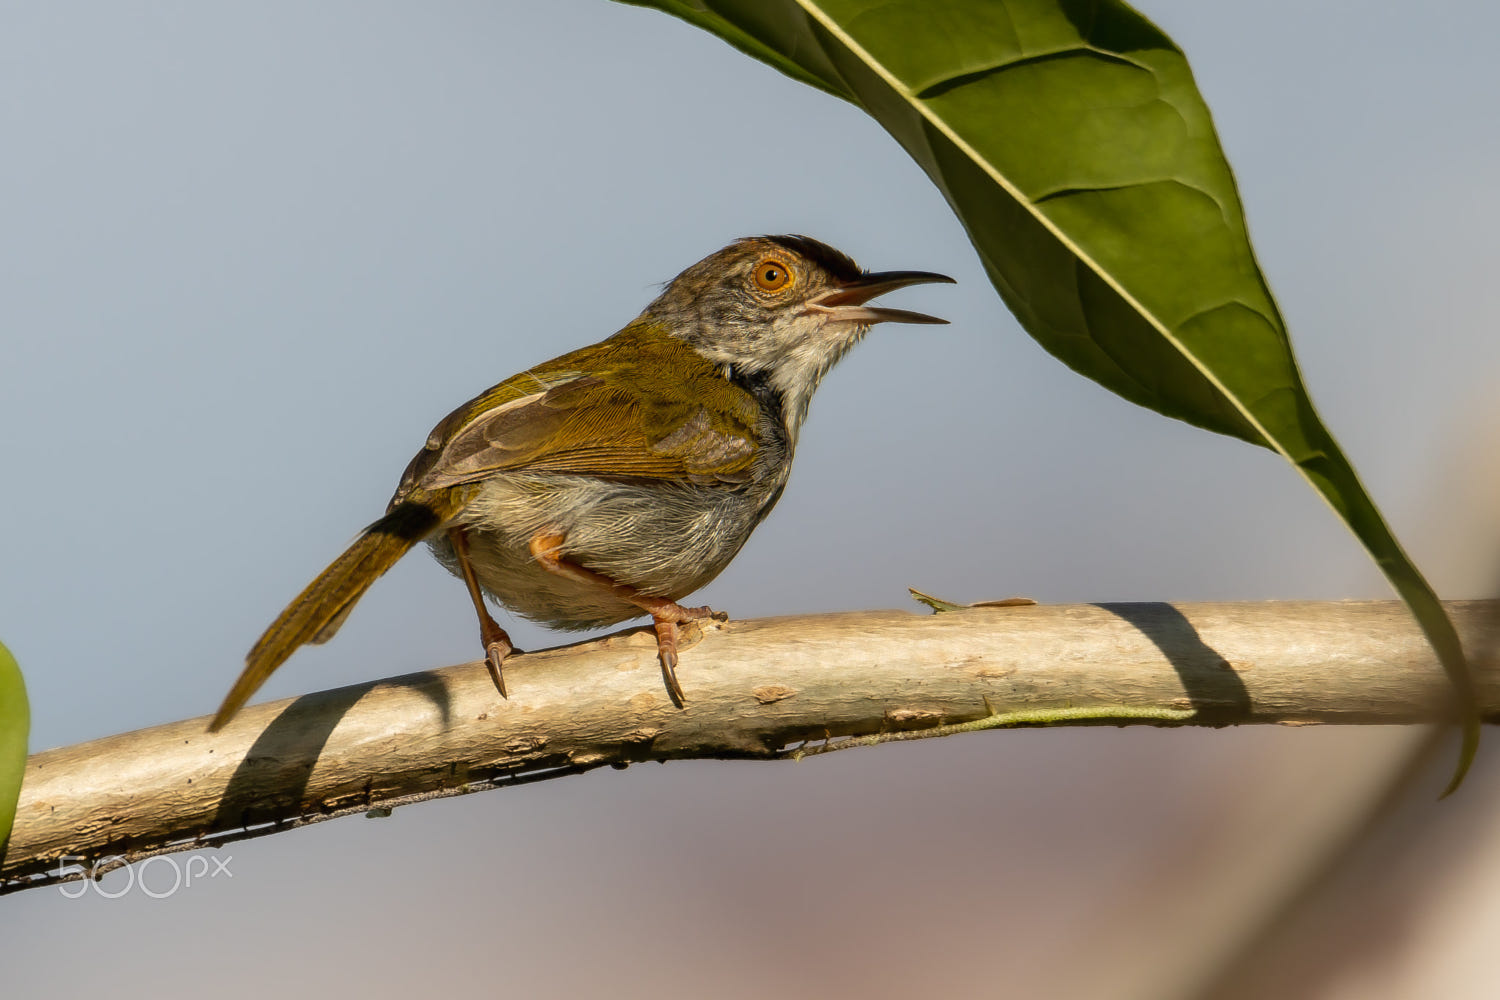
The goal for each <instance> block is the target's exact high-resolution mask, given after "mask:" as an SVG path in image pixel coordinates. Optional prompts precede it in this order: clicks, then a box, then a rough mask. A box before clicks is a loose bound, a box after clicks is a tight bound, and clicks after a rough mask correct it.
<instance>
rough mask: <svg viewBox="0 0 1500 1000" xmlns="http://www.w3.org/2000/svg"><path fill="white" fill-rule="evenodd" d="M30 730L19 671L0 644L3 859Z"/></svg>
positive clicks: (0, 845) (0, 852) (0, 825)
mask: <svg viewBox="0 0 1500 1000" xmlns="http://www.w3.org/2000/svg"><path fill="white" fill-rule="evenodd" d="M30 730H31V710H30V708H29V707H28V705H27V702H26V684H25V682H24V681H22V680H21V668H20V667H18V666H16V658H15V657H14V656H11V655H10V650H8V649H6V648H5V646H4V645H3V644H0V858H3V857H4V856H5V841H6V839H7V838H8V837H9V836H10V827H11V824H12V823H13V822H15V818H16V800H17V799H18V798H20V796H21V775H22V773H23V772H24V771H25V770H26V738H27V735H28V734H29V732H30Z"/></svg>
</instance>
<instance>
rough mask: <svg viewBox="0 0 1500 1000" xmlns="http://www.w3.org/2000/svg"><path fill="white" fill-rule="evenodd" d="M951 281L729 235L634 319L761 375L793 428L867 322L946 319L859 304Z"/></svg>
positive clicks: (798, 243)
mask: <svg viewBox="0 0 1500 1000" xmlns="http://www.w3.org/2000/svg"><path fill="white" fill-rule="evenodd" d="M939 281H940V282H952V281H953V279H952V278H949V277H947V276H945V275H941V274H933V273H931V272H929V271H861V270H860V268H859V265H858V264H856V263H854V261H853V260H851V259H850V258H849V257H847V256H845V255H844V254H842V253H840V252H839V251H837V250H835V249H834V248H833V247H830V246H828V245H827V244H825V243H820V242H818V241H817V240H814V239H809V238H808V237H806V236H756V237H751V238H748V239H742V240H738V241H736V242H734V243H731V244H730V245H729V246H727V247H725V248H724V249H723V250H720V251H719V252H718V253H715V254H711V255H710V256H708V257H705V258H704V259H703V260H700V261H699V262H698V263H696V264H694V265H693V266H692V267H690V268H688V269H687V270H686V271H683V272H682V273H681V274H679V275H678V276H677V277H676V278H673V279H672V281H671V282H670V283H669V284H668V285H667V287H666V289H665V290H664V291H663V292H662V293H661V295H660V296H658V297H657V299H656V301H654V302H652V303H651V304H650V305H649V306H647V307H646V311H645V312H644V313H643V314H642V316H641V319H642V320H645V321H648V322H654V323H659V324H661V325H662V326H663V327H665V329H666V330H667V331H668V332H669V333H671V334H672V335H673V336H676V337H680V338H682V339H683V340H685V341H687V342H688V343H689V344H690V345H692V347H693V348H694V349H695V350H697V351H698V353H699V354H702V355H703V356H704V357H705V358H707V359H708V360H709V361H711V362H712V363H713V364H715V365H717V366H722V367H724V368H726V369H727V370H728V371H730V372H731V373H735V374H738V375H741V376H745V377H753V378H760V379H764V380H765V381H766V383H767V384H768V385H769V386H770V387H771V388H772V389H773V390H775V391H776V392H777V393H779V394H780V395H781V397H782V398H783V399H784V400H785V402H786V409H787V414H788V421H789V423H790V424H791V426H792V428H793V430H795V428H796V427H797V426H798V425H800V424H801V422H802V418H803V417H804V416H805V415H806V412H807V404H808V402H809V401H810V400H811V398H812V394H813V390H815V389H816V388H817V387H818V383H819V382H821V381H822V379H823V376H824V375H826V374H827V373H828V370H829V369H830V368H832V367H833V365H834V363H835V362H837V361H838V360H839V358H841V357H843V356H844V353H845V352H846V351H848V350H849V348H851V347H853V346H854V345H855V344H857V343H858V342H859V341H860V339H861V338H863V337H864V335H865V333H866V332H867V331H868V330H869V329H870V327H871V326H872V325H873V324H875V323H946V322H947V320H942V319H938V318H936V317H934V316H927V315H925V314H923V313H917V312H908V311H906V310H904V309H887V308H884V307H880V306H871V305H868V303H869V301H870V300H871V299H873V298H875V297H876V296H878V295H882V294H884V293H886V292H889V291H893V290H895V289H897V288H904V287H906V286H907V285H919V284H925V283H928V282H939Z"/></svg>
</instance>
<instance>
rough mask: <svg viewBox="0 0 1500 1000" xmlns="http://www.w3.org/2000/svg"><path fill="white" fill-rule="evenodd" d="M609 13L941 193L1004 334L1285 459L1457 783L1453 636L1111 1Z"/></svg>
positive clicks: (1469, 754) (1178, 91) (896, 2)
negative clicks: (673, 20) (1313, 389)
mask: <svg viewBox="0 0 1500 1000" xmlns="http://www.w3.org/2000/svg"><path fill="white" fill-rule="evenodd" d="M630 2H633V3H637V4H638V5H640V6H650V7H656V8H659V9H661V10H664V11H666V12H667V13H671V14H675V15H676V16H678V17H682V18H685V19H686V20H689V21H691V22H692V23H694V24H697V25H698V26H699V27H702V28H705V29H707V30H710V31H714V32H716V33H717V34H719V35H720V36H721V37H723V38H725V39H726V40H728V41H729V42H730V43H731V44H732V45H734V46H736V47H737V48H739V49H740V50H741V51H744V52H747V53H749V54H751V55H753V56H756V57H757V58H760V59H763V60H764V61H766V62H768V63H770V64H771V65H772V66H775V67H776V68H777V69H780V70H782V71H783V72H786V73H788V74H790V75H792V76H794V77H796V78H797V79H800V80H804V81H806V82H809V83H812V84H813V85H814V86H818V87H820V88H822V89H823V90H826V91H828V92H829V93H832V94H835V95H837V96H840V97H844V98H846V99H848V100H850V101H852V102H853V103H855V104H857V105H858V106H860V107H862V108H863V109H864V110H865V111H867V112H869V113H870V114H871V115H872V116H874V117H875V118H876V120H878V121H879V122H880V123H881V124H882V125H883V126H884V127H885V128H886V130H887V131H889V132H890V133H891V135H893V136H894V137H895V138H896V140H897V141H898V142H900V143H901V145H902V146H903V147H904V148H905V149H906V151H907V152H908V153H909V154H911V156H912V158H913V159H915V160H916V161H917V163H918V164H920V165H921V166H922V168H923V169H924V170H925V171H926V172H927V174H928V176H929V177H930V178H931V179H932V181H933V182H934V183H935V184H936V185H937V186H938V189H939V190H941V191H942V193H943V196H944V197H945V198H947V200H948V203H949V205H951V206H952V207H953V210H954V211H955V212H956V213H957V214H958V217H959V219H960V220H961V221H962V223H963V225H964V228H965V229H966V230H967V231H968V234H969V238H970V240H972V241H973V243H974V247H975V249H976V250H978V252H979V256H980V259H981V260H982V261H983V263H984V267H985V270H986V271H987V272H988V274H989V277H990V280H991V281H992V282H993V283H994V285H995V288H996V289H997V290H998V291H999V293H1000V297H1001V298H1002V299H1004V300H1005V303H1006V305H1008V306H1009V307H1010V308H1011V310H1012V311H1013V312H1014V313H1015V314H1016V316H1017V318H1019V319H1020V321H1021V324H1022V326H1024V327H1025V328H1026V331H1027V332H1028V333H1030V334H1031V336H1032V337H1034V338H1036V340H1037V341H1038V342H1039V343H1040V344H1041V345H1042V346H1043V347H1044V348H1046V349H1047V350H1048V351H1050V352H1051V353H1052V354H1054V355H1056V356H1057V357H1058V358H1059V359H1061V360H1062V361H1063V362H1064V363H1065V364H1067V365H1068V366H1069V367H1071V368H1073V369H1074V370H1076V371H1078V372H1079V373H1081V374H1083V375H1087V376H1088V377H1089V378H1091V379H1093V380H1095V381H1096V382H1099V383H1100V384H1101V385H1104V386H1105V387H1107V388H1109V389H1111V390H1112V391H1114V392H1116V393H1118V394H1119V395H1121V396H1123V397H1125V398H1126V399H1129V400H1131V401H1132V402H1135V403H1139V404H1140V405H1142V406H1146V407H1150V408H1151V409H1153V410H1156V411H1158V412H1160V413H1163V414H1166V415H1167V416H1170V417H1175V418H1177V419H1179V420H1184V421H1187V422H1188V423H1191V424H1196V425H1197V426H1199V427H1204V428H1207V429H1209V430H1213V431H1218V432H1219V433H1222V434H1228V435H1231V436H1233V437H1237V438H1242V439H1243V440H1246V441H1249V442H1251V443H1253V444H1258V445H1262V446H1264V447H1267V448H1270V449H1272V450H1274V451H1276V452H1278V453H1279V454H1281V455H1282V456H1283V457H1284V458H1286V460H1287V461H1289V462H1290V463H1292V465H1293V466H1294V467H1295V468H1296V469H1297V470H1298V471H1299V472H1300V473H1301V474H1302V475H1303V477H1304V478H1306V480H1307V481H1308V483H1309V484H1310V485H1311V486H1312V487H1313V488H1314V489H1315V490H1317V492H1318V493H1319V494H1321V495H1322V497H1323V498H1324V499H1325V500H1326V501H1327V502H1328V503H1329V505H1330V506H1332V507H1333V509H1334V510H1335V511H1336V512H1337V513H1338V515H1339V516H1340V517H1341V518H1343V520H1344V523H1345V524H1347V525H1348V526H1349V529H1350V530H1351V531H1353V532H1354V534H1355V535H1356V536H1357V537H1358V538H1359V540H1360V541H1361V542H1362V543H1363V544H1364V546H1365V548H1366V549H1367V550H1368V551H1369V552H1370V555H1371V556H1372V557H1373V558H1374V559H1375V562H1376V563H1377V565H1379V567H1380V569H1381V570H1382V571H1383V572H1384V573H1385V575H1386V578H1387V579H1388V580H1389V581H1390V582H1391V584H1392V585H1393V586H1394V587H1395V589H1396V591H1397V592H1398V593H1399V594H1400V595H1401V597H1402V598H1403V599H1404V600H1405V601H1406V603H1407V605H1408V606H1409V607H1410V608H1411V610H1412V613H1413V614H1414V615H1415V617H1416V619H1417V622H1418V623H1419V624H1420V625H1421V627H1422V630H1423V631H1424V632H1425V633H1426V635H1427V638H1428V640H1429V641H1430V642H1431V643H1432V646H1433V648H1434V649H1435V650H1436V651H1437V654H1438V659H1439V660H1440V661H1441V663H1442V665H1443V669H1444V670H1445V671H1446V672H1447V674H1448V677H1449V679H1450V680H1451V682H1452V685H1453V688H1454V691H1455V693H1456V695H1457V701H1458V704H1459V709H1460V713H1461V717H1462V720H1463V726H1464V740H1463V750H1462V752H1461V755H1460V761H1459V765H1458V768H1457V771H1456V773H1455V774H1454V778H1453V782H1452V784H1451V785H1450V787H1449V791H1452V790H1453V789H1454V788H1456V787H1457V786H1458V783H1459V782H1460V781H1461V780H1462V778H1463V775H1464V773H1465V772H1466V770H1467V769H1468V766H1469V764H1470V762H1471V761H1472V759H1473V756H1474V752H1475V750H1476V748H1477V747H1478V743H1479V710H1478V702H1477V698H1476V692H1475V686H1474V680H1473V677H1472V675H1471V674H1470V672H1469V668H1468V664H1467V661H1466V660H1465V657H1464V653H1463V649H1462V647H1461V645H1460V643H1459V640H1458V635H1457V633H1456V632H1455V631H1454V629H1453V625H1452V623H1451V622H1450V621H1449V620H1448V617H1447V614H1446V613H1445V612H1444V611H1443V608H1442V605H1441V603H1440V602H1439V601H1438V599H1437V595H1436V594H1434V593H1433V590H1432V588H1431V587H1430V586H1429V585H1428V583H1427V581H1426V580H1425V579H1423V577H1422V574H1421V572H1420V571H1419V570H1418V569H1417V568H1416V566H1415V565H1414V564H1413V563H1412V561H1411V560H1410V559H1409V558H1408V557H1407V555H1406V553H1405V552H1403V551H1402V549H1401V546H1400V544H1399V543H1398V542H1397V541H1396V538H1395V536H1394V535H1393V534H1392V533H1391V530H1390V528H1389V527H1388V526H1387V525H1386V523H1385V520H1384V519H1383V518H1382V517H1381V514H1380V511H1379V510H1378V509H1377V508H1376V506H1375V504H1374V502H1373V501H1372V500H1371V499H1370V497H1369V495H1368V494H1367V493H1366V492H1365V489H1364V487H1363V485H1361V483H1360V481H1359V478H1358V477H1357V476H1356V474H1355V472H1354V468H1353V466H1352V465H1350V463H1349V461H1348V459H1347V458H1345V457H1344V454H1343V451H1342V450H1341V449H1340V448H1339V446H1338V443H1337V442H1336V441H1335V440H1334V438H1333V435H1332V434H1331V433H1329V431H1328V429H1327V428H1326V427H1324V426H1323V423H1322V421H1321V420H1320V419H1319V417H1318V414H1317V412H1316V411H1315V410H1314V409H1313V405H1312V401H1311V399H1310V398H1309V396H1308V394H1307V390H1306V388H1305V387H1304V386H1303V383H1302V376H1301V374H1300V373H1299V372H1298V370H1297V364H1296V361H1295V360H1294V358H1293V356H1292V350H1291V344H1290V342H1289V340H1288V338H1287V332H1286V326H1285V324H1284V323H1283V321H1282V318H1281V314H1280V312H1279V310H1278V309H1277V307H1276V303H1275V301H1274V300H1273V299H1272V297H1271V292H1270V289H1269V288H1268V287H1267V285H1266V282H1265V279H1264V278H1263V277H1262V275H1261V273H1260V268H1259V266H1258V265H1257V264H1256V262H1255V255H1254V252H1253V251H1252V250H1251V247H1250V239H1249V235H1248V233H1247V232H1246V228H1245V219H1244V213H1243V210H1242V208H1241V205H1240V199H1239V193H1238V190H1237V189H1236V186H1235V182H1234V175H1233V174H1232V173H1231V171H1230V168H1229V162H1228V160H1227V159H1226V158H1225V156H1224V151H1223V149H1222V148H1221V147H1220V145H1219V140H1218V136H1217V134H1216V133H1215V131H1214V125H1213V120H1212V118H1211V116H1210V115H1209V111H1208V106H1207V104H1206V103H1205V102H1204V100H1203V97H1202V96H1201V95H1200V94H1199V93H1198V89H1197V86H1196V85H1195V84H1194V82H1193V76H1192V72H1191V70H1190V69H1189V68H1188V63H1187V59H1186V57H1185V56H1184V55H1183V53H1182V51H1181V50H1180V49H1178V47H1177V46H1176V45H1175V44H1174V43H1173V42H1172V40H1171V39H1170V38H1168V37H1167V36H1166V35H1165V34H1164V33H1163V32H1162V31H1161V30H1160V29H1159V28H1157V27H1156V26H1155V25H1154V24H1152V23H1151V22H1150V21H1148V20H1147V19H1146V18H1144V17H1143V16H1141V15H1140V14H1139V13H1138V12H1136V11H1135V10H1134V9H1132V8H1131V7H1129V6H1128V5H1126V4H1124V3H1121V2H1118V0H691V2H687V0H661V2H654V3H653V2H647V0H630ZM789 67H790V68H789Z"/></svg>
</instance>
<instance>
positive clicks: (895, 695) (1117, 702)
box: [0, 602, 1500, 891]
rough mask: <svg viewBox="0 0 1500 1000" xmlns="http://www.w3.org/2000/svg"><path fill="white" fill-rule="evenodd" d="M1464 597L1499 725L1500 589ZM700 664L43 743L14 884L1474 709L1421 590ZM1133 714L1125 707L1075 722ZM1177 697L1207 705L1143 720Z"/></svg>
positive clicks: (792, 629)
mask: <svg viewBox="0 0 1500 1000" xmlns="http://www.w3.org/2000/svg"><path fill="white" fill-rule="evenodd" d="M1448 610H1449V613H1450V614H1451V615H1452V616H1453V619H1454V621H1455V623H1456V625H1457V626H1458V630H1459V633H1460V635H1461V636H1462V637H1463V639H1464V644H1465V647H1466V648H1467V649H1468V651H1469V655H1470V657H1471V659H1472V660H1473V665H1474V668H1475V670H1476V673H1477V675H1478V685H1479V694H1480V701H1481V704H1482V705H1483V706H1484V711H1485V714H1486V717H1487V718H1494V717H1496V715H1500V662H1497V656H1496V652H1497V648H1500V604H1497V603H1496V602H1454V603H1450V604H1449V605H1448ZM678 676H679V678H680V679H681V681H682V684H683V686H684V688H685V690H686V692H687V697H688V703H687V705H686V707H685V708H682V709H678V708H675V707H673V705H672V704H671V702H670V701H669V700H668V698H667V696H666V692H665V690H664V688H663V686H662V682H661V674H660V670H659V667H658V665H657V662H656V656H655V640H654V638H653V637H652V635H651V633H650V630H649V629H646V630H639V629H637V630H631V631H627V632H622V633H618V634H616V635H613V636H610V637H608V638H605V639H601V640H597V641H593V642H587V643H582V644H579V645H576V646H572V647H568V648H563V649H555V650H548V651H544V652H539V653H533V654H528V655H521V656H517V657H515V658H514V659H511V660H508V661H507V663H506V677H507V687H508V689H509V691H510V699H509V700H508V701H506V700H502V699H501V698H500V697H499V696H498V695H497V694H496V692H495V689H494V687H493V686H492V685H491V683H490V680H489V677H488V675H487V674H486V672H485V670H484V668H483V666H481V665H480V664H477V663H474V664H465V665H462V666H456V667H448V668H445V669H441V670H431V671H425V672H422V673H417V674H409V675H406V676H403V677H395V678H390V679H387V680H383V681H374V682H371V683H369V684H361V685H355V686H352V687H346V688H340V689H337V690H332V691H324V692H320V693H317V694H310V695H306V696H304V697H302V698H296V699H288V700H284V701H278V702H272V703H269V704H264V705H255V706H251V707H250V708H247V709H245V710H244V711H243V712H241V713H240V715H239V716H238V717H237V718H236V719H235V720H234V721H233V722H232V723H231V724H230V725H229V726H228V727H227V728H226V729H225V730H224V731H223V732H221V733H218V734H216V735H212V736H211V735H209V734H208V733H207V732H205V730H204V726H205V723H206V719H204V718H199V719H191V720H187V721H184V722H177V723H172V724H170V725H164V726H156V727H154V728H151V729H145V730H141V731H138V732H134V733H125V734H123V735H119V736H112V737H108V738H106V739H101V740H96V741H93V742H91V743H84V744H80V745H78V746H72V747H63V748H60V749H57V750H49V751H45V752H43V753H38V754H35V755H33V757H32V758H31V760H30V761H29V762H28V765H27V771H26V777H25V784H24V785H23V787H22V791H21V802H20V806H19V811H18V813H17V816H16V822H15V829H14V832H13V833H12V836H11V842H10V844H9V847H8V850H7V852H6V856H5V859H4V863H3V866H0V876H3V878H4V879H6V880H9V881H7V882H5V883H4V884H3V886H0V891H8V890H12V889H15V888H21V887H25V886H27V885H36V884H45V883H48V882H53V881H57V880H58V879H59V872H58V868H59V864H58V861H57V859H59V858H61V857H63V856H70V857H72V858H75V859H80V862H81V864H83V865H91V864H94V863H96V862H98V861H99V860H100V859H105V858H108V859H110V861H109V863H108V864H107V865H104V866H96V867H95V868H94V872H95V874H100V873H102V871H103V870H104V868H106V867H108V866H109V865H114V864H119V863H125V862H127V861H130V860H134V859H138V858H142V857H147V856H149V855H151V854H156V853H165V852H170V851H177V850H188V849H191V848H194V847H200V846H208V845H212V844H216V843H222V842H224V841H226V840H232V839H239V838H242V837H246V836H258V835H260V834H264V833H272V832H275V831H277V830H281V829H289V828H291V827H293V826H298V825H302V824H304V823H307V822H313V821H316V820H319V819H326V818H331V817H333V816H338V815H344V814H347V813H351V812H365V811H368V810H372V809H386V808H390V807H392V806H395V805H401V804H405V803H409V802H413V801H417V800H420V799H424V798H431V797H435V796H440V795H451V794H462V793H464V792H466V791H476V790H479V789H482V788H487V787H496V786H503V785H504V784H507V783H512V782H517V781H525V780H535V779H539V778H546V777H553V776H558V775H562V774H570V773H578V772H580V771H584V770H588V769H591V768H595V767H599V766H602V765H605V764H612V765H616V766H624V765H625V764H628V763H631V762H635V761H647V760H676V759H688V758H705V757H708V758H761V759H776V758H784V757H787V756H791V755H793V754H794V753H795V751H796V750H797V748H798V747H799V745H801V744H804V743H806V742H808V741H814V744H815V747H816V746H818V745H821V743H822V742H823V741H829V740H832V741H834V742H833V743H832V745H833V746H838V745H839V741H840V740H841V739H843V738H846V737H851V736H870V735H872V734H885V735H893V734H898V733H908V732H911V733H914V732H916V731H919V730H934V729H936V730H937V732H936V733H935V734H941V733H946V732H953V731H959V730H962V729H965V728H976V727H977V726H975V725H971V726H962V725H958V724H963V723H975V722H976V720H981V721H980V723H979V724H981V725H982V724H986V723H983V721H982V720H986V719H988V720H990V721H991V722H994V721H1007V720H1009V721H1017V720H1020V721H1032V722H1034V721H1037V720H1038V719H1039V718H1048V717H1056V719H1057V720H1058V721H1057V722H1055V723H1054V724H1068V723H1069V722H1072V723H1073V724H1077V723H1079V722H1084V723H1087V722H1093V723H1095V724H1097V723H1099V722H1101V721H1109V722H1110V723H1111V724H1123V723H1128V722H1148V723H1150V724H1154V725H1173V724H1195V725H1196V724H1209V725H1224V724H1244V723H1296V724H1307V723H1344V724H1347V723H1387V724H1390V723H1398V724H1400V723H1418V722H1433V721H1443V720H1445V719H1448V718H1449V717H1450V714H1451V708H1450V706H1451V698H1450V693H1449V688H1448V684H1447V681H1446V680H1445V678H1444V675H1443V672H1442V670H1441V669H1440V668H1439V666H1438V664H1437V661H1436V659H1435V657H1434V656H1433V655H1432V652H1431V650H1430V648H1429V647H1428V646H1427V644H1426V642H1425V640H1424V639H1423V637H1422V635H1421V633H1420V631H1418V629H1417V627H1416V625H1415V624H1414V623H1413V622H1412V620H1411V618H1410V616H1409V615H1408V613H1407V612H1406V610H1405V608H1404V606H1403V605H1401V604H1398V603H1396V602H1341V603H1291V602H1287V603H1260V604H1185V605H1168V604H1114V605H1069V606H1037V607H1021V608H974V609H966V610H962V611H957V612H951V613H945V614H940V615H923V614H910V613H905V612H898V611H882V612H860V613H849V614H838V615H823V616H818V617H803V618H786V619H775V620H761V621H744V622H730V623H728V624H726V625H722V626H719V625H710V626H709V627H708V628H707V629H706V630H705V632H704V634H703V635H702V638H701V640H700V641H694V639H693V638H692V637H690V636H685V641H684V643H683V655H682V658H681V663H680V665H679V667H678ZM225 679H226V682H227V681H228V680H229V679H230V678H228V677H227V676H226V678H225ZM1116 708H1117V709H1118V713H1117V714H1118V715H1119V716H1121V718H1111V719H1108V720H1101V719H1099V718H1093V719H1072V720H1069V719H1066V718H1063V717H1064V716H1066V715H1068V714H1070V713H1071V714H1085V715H1086V714H1089V713H1090V712H1093V713H1095V714H1096V715H1097V714H1098V711H1099V710H1100V709H1102V710H1103V711H1104V712H1105V713H1106V714H1110V713H1114V712H1115V709H1116ZM1010 713H1022V714H1021V715H1020V716H1017V717H1012V716H1011V715H1010ZM1026 713H1034V714H1032V715H1027V714H1026ZM1152 713H1155V714H1156V715H1158V716H1163V715H1166V716H1171V715H1177V716H1181V715H1184V714H1187V713H1191V718H1186V719H1165V718H1160V717H1158V718H1124V717H1123V716H1127V715H1149V714H1152ZM997 716H998V718H996V717H997ZM938 727H947V728H938ZM853 742H874V741H873V740H858V741H853Z"/></svg>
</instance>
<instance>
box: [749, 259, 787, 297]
mask: <svg viewBox="0 0 1500 1000" xmlns="http://www.w3.org/2000/svg"><path fill="white" fill-rule="evenodd" d="M791 280H792V272H791V269H790V268H788V267H787V266H786V265H785V264H783V263H782V262H781V261H779V260H777V259H776V258H775V257H767V258H766V259H765V260H763V261H761V262H760V263H759V264H756V265H755V283H756V284H757V285H759V286H760V287H761V290H762V291H767V292H779V291H781V290H782V289H783V288H785V287H786V286H787V285H788V284H790V282H791Z"/></svg>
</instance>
